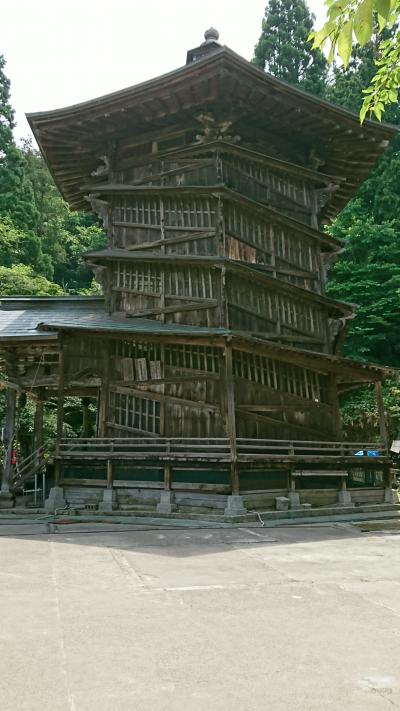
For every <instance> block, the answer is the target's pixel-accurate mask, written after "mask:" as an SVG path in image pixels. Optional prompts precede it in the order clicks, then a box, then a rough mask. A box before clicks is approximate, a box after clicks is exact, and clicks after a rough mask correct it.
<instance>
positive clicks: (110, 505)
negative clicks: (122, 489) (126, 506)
mask: <svg viewBox="0 0 400 711" xmlns="http://www.w3.org/2000/svg"><path fill="white" fill-rule="evenodd" d="M116 507H117V492H116V491H115V489H104V493H103V501H100V504H99V511H105V512H106V511H113V509H115V508H116Z"/></svg>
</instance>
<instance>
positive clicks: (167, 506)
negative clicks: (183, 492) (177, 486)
mask: <svg viewBox="0 0 400 711" xmlns="http://www.w3.org/2000/svg"><path fill="white" fill-rule="evenodd" d="M173 511H176V505H175V494H174V492H173V491H162V492H161V497H160V503H159V504H157V513H167V514H168V513H172V512H173Z"/></svg>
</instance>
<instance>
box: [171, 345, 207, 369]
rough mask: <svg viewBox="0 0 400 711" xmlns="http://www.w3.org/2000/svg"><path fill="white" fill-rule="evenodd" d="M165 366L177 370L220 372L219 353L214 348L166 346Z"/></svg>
mask: <svg viewBox="0 0 400 711" xmlns="http://www.w3.org/2000/svg"><path fill="white" fill-rule="evenodd" d="M165 364H166V365H169V366H172V367H176V368H187V369H191V370H203V371H206V372H208V373H218V372H219V351H218V348H213V347H212V346H183V345H176V346H166V347H165Z"/></svg>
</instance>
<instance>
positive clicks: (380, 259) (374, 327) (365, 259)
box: [256, 0, 400, 437]
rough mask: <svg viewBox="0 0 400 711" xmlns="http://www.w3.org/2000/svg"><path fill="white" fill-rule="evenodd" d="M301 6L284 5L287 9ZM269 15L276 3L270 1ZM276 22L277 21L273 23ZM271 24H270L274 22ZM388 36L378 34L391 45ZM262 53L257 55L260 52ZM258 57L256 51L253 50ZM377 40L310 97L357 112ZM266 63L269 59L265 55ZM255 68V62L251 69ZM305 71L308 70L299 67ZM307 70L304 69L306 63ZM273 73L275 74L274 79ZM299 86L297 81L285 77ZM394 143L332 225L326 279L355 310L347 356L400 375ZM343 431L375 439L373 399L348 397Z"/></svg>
mask: <svg viewBox="0 0 400 711" xmlns="http://www.w3.org/2000/svg"><path fill="white" fill-rule="evenodd" d="M297 4H299V5H300V4H301V6H302V5H303V1H302V0H301V3H295V2H294V0H292V1H291V2H290V5H291V6H294V5H297ZM271 7H273V6H272V2H270V3H269V4H268V5H267V8H266V13H265V18H264V20H263V34H264V29H265V28H266V23H267V22H268V23H269V22H270V21H269V20H268V17H269V13H270V9H271ZM274 7H275V0H274ZM294 16H295V15H294V14H293V16H292V20H291V21H292V23H293V27H292V30H291V29H290V28H288V27H287V22H288V17H289V16H288V15H282V16H281V20H282V25H283V26H282V27H281V29H280V30H279V32H278V33H277V34H278V36H282V37H283V36H284V35H283V33H285V34H286V36H287V37H290V36H291V32H292V31H293V32H294V31H295V29H296V28H295V26H294V24H295V20H294ZM277 19H278V22H280V18H279V17H278V18H277ZM274 22H276V18H275V19H274ZM394 32H395V29H393V30H388V29H385V30H384V34H383V37H384V38H389V37H390V36H391V34H393V33H394ZM258 51H260V49H258ZM287 51H288V48H287V46H286V45H282V44H280V43H277V44H276V45H275V49H274V52H275V54H274V60H273V63H272V62H271V61H268V63H267V64H266V67H267V69H268V71H270V72H272V73H274V74H275V73H276V75H277V76H280V77H282V74H281V69H280V67H281V66H282V65H284V64H285V62H287ZM303 51H304V52H305V53H309V54H310V55H312V53H313V51H312V50H310V45H309V44H308V43H307V42H306V41H303ZM256 52H257V48H256ZM375 53H376V37H375V36H372V38H371V40H370V41H369V42H368V43H366V44H365V46H364V47H362V48H361V47H357V48H356V49H355V50H354V52H353V54H352V56H351V59H350V61H349V63H348V66H347V67H346V68H345V67H344V66H343V65H341V66H334V68H333V69H332V70H331V72H330V75H329V76H327V74H326V73H324V74H323V75H322V78H323V81H324V86H323V89H322V91H321V87H320V85H318V86H317V89H315V88H314V89H313V86H312V84H309V86H308V89H309V90H310V91H313V92H314V93H317V94H321V93H322V95H323V96H324V98H326V99H328V100H330V101H332V102H334V103H336V104H339V105H340V106H343V107H344V108H347V109H350V110H351V111H354V112H357V111H359V110H360V107H361V104H362V102H363V97H364V94H363V90H364V89H365V87H366V86H368V85H369V83H370V81H371V79H372V77H373V76H374V73H375V71H376V66H375V62H374V57H375ZM269 56H271V55H269ZM257 63H258V62H257ZM303 63H304V65H307V62H303ZM309 64H310V62H309ZM274 67H277V68H278V71H277V72H275V70H274ZM285 78H286V79H287V80H288V81H290V82H291V83H293V84H295V85H299V80H298V76H296V75H293V74H287V76H286V77H285ZM386 118H387V119H388V120H390V121H391V122H392V123H395V124H398V125H400V110H399V108H398V105H394V104H391V105H390V106H388V107H387V112H386ZM399 150H400V139H396V140H395V141H394V142H393V143H392V145H391V147H390V148H389V149H388V150H387V151H386V153H385V154H384V156H383V157H382V158H381V160H380V161H379V162H378V164H377V166H376V167H375V169H374V170H373V171H372V173H371V175H370V177H369V178H368V179H367V180H366V181H365V182H364V183H363V185H361V187H360V189H359V190H358V192H357V194H356V196H355V198H354V199H353V200H352V201H351V202H350V203H349V204H348V205H347V206H346V208H345V209H344V210H343V211H342V212H341V214H340V215H339V216H338V217H337V219H336V220H335V222H334V224H333V225H331V227H330V228H329V231H330V232H331V233H332V234H334V235H335V236H337V237H340V238H342V239H344V240H345V249H344V251H343V254H342V255H341V257H340V258H339V260H338V261H337V262H336V264H335V266H334V267H333V269H332V270H331V273H330V275H329V277H330V278H329V282H328V286H327V292H328V294H329V295H330V296H332V297H334V298H337V299H340V300H343V301H350V302H352V303H356V304H357V305H358V307H359V308H358V311H357V315H356V317H355V318H354V320H353V321H352V324H351V327H350V331H349V336H348V338H347V340H346V343H345V355H347V356H349V357H351V358H357V359H360V360H367V361H371V362H375V363H379V364H382V365H391V366H394V367H396V368H400V154H399ZM399 392H400V391H399V389H398V387H397V386H396V384H395V383H388V384H387V385H386V386H385V390H384V394H385V404H386V407H387V410H388V413H389V424H390V427H391V431H392V433H394V432H395V430H396V429H397V427H398V426H399V425H400V406H399V405H400V403H399V400H398V395H399ZM342 414H343V423H344V426H345V430H346V433H347V435H348V436H349V437H355V436H361V437H364V436H374V435H376V431H377V412H376V406H375V402H374V396H373V391H372V390H369V389H364V390H360V391H358V392H357V393H350V394H348V395H347V396H346V397H345V398H344V399H343V407H342Z"/></svg>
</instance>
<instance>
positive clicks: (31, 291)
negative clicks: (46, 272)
mask: <svg viewBox="0 0 400 711" xmlns="http://www.w3.org/2000/svg"><path fill="white" fill-rule="evenodd" d="M62 294H63V290H62V289H61V287H60V286H59V285H58V284H54V283H53V282H51V281H49V280H48V279H46V277H43V276H38V275H37V274H35V272H34V271H33V269H32V268H31V267H29V266H27V265H26V264H16V265H14V266H12V267H1V266H0V296H60V295H62Z"/></svg>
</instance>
